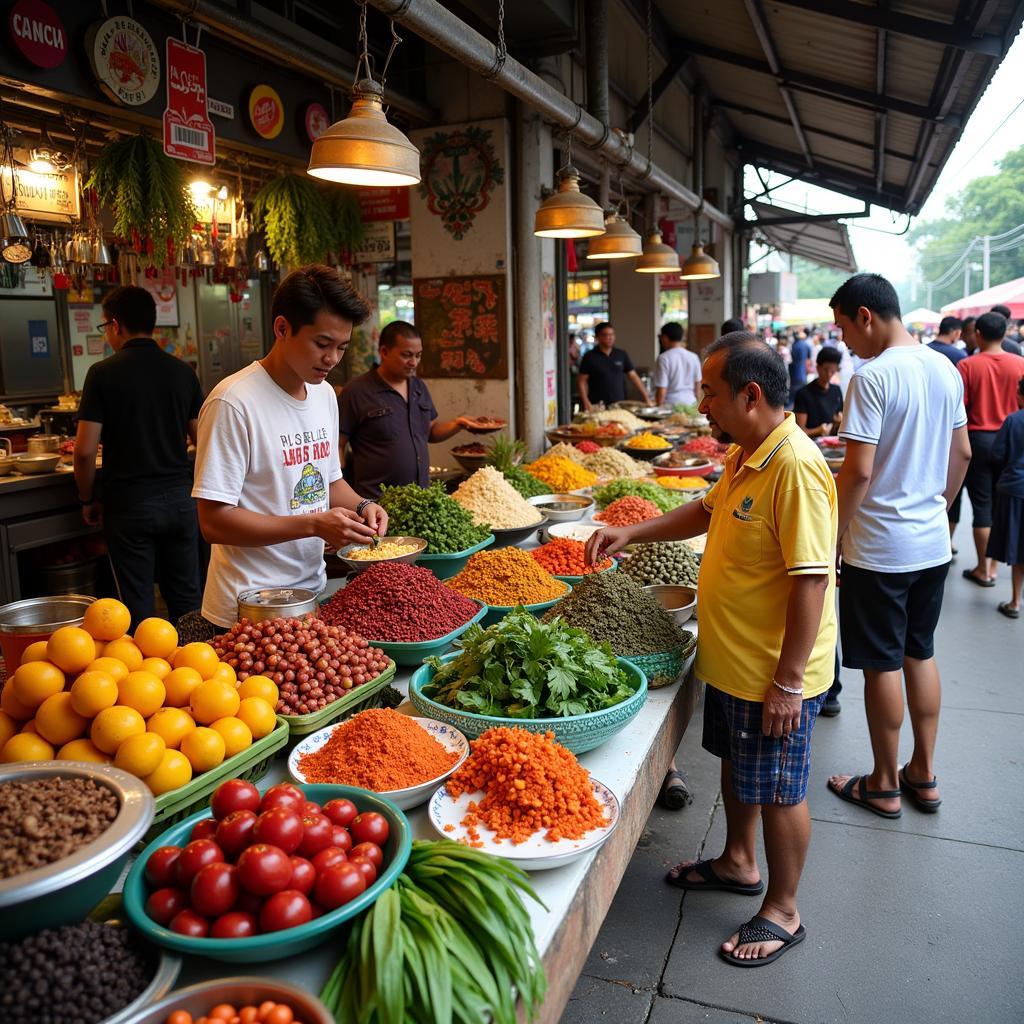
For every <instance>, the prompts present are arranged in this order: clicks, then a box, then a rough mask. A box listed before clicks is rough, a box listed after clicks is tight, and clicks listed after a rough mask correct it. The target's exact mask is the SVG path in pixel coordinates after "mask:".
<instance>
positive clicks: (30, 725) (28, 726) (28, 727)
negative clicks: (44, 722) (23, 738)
mask: <svg viewBox="0 0 1024 1024" xmlns="http://www.w3.org/2000/svg"><path fill="white" fill-rule="evenodd" d="M21 731H22V732H31V733H35V735H36V736H38V735H39V730H38V729H37V728H36V720H35V719H34V718H33V719H32V721H31V722H26V723H25V724H24V725H23V726H22V727H21Z"/></svg>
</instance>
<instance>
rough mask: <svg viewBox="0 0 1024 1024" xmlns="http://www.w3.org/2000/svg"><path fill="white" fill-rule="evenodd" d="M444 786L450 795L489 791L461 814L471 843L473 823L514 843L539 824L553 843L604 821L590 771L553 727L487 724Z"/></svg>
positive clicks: (579, 833)
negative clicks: (495, 726) (529, 729)
mask: <svg viewBox="0 0 1024 1024" xmlns="http://www.w3.org/2000/svg"><path fill="white" fill-rule="evenodd" d="M445 785H446V786H447V789H448V792H449V794H451V796H452V797H454V798H457V797H459V796H460V795H461V794H462V793H475V792H477V791H478V790H484V791H485V792H486V794H487V795H486V796H485V797H484V799H483V800H481V801H480V802H479V803H475V802H474V803H471V804H470V805H469V814H467V815H466V817H465V818H463V819H462V824H463V825H465V826H466V828H467V829H468V830H469V835H470V838H471V839H473V840H474V842H473V843H471V844H470V845H475V841H476V840H477V839H478V837H477V836H476V834H475V826H477V825H483V826H485V827H487V828H489V829H491V831H492V832H494V833H495V834H496V836H497V838H498V839H511V840H512V842H513V843H516V844H518V843H523V842H525V841H526V840H527V839H529V838H530V836H532V835H533V834H534V833H535V832H539V831H540V830H541V829H547V832H546V838H547V839H550V840H551V842H553V843H557V842H558V841H559V840H560V839H581V838H582V837H583V836H584V835H586V833H587V832H590V831H591V830H592V829H595V828H601V827H602V826H604V825H607V824H608V820H607V819H606V818H605V816H604V812H603V811H602V810H601V806H600V804H598V802H597V800H596V799H595V798H594V787H593V785H592V784H591V781H590V774H589V773H588V772H587V770H586V769H585V768H583V767H582V766H581V765H580V763H579V762H578V761H577V760H576V758H575V757H574V756H573V755H572V754H571V753H570V752H569V751H568V750H566V749H565V747H563V746H561V745H560V744H558V743H556V742H555V737H554V733H551V732H546V733H544V734H543V735H541V734H540V733H533V732H527V731H526V730H525V729H508V728H500V729H488V730H487V732H485V733H484V734H483V735H482V736H481V737H480V738H479V739H477V740H474V741H473V742H472V743H471V744H470V755H469V757H468V758H467V759H466V761H465V762H464V763H463V765H462V767H461V768H460V769H459V770H458V771H457V772H455V774H454V775H452V777H451V778H450V779H449V780H448V781H447V783H446V784H445Z"/></svg>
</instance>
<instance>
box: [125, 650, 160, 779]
mask: <svg viewBox="0 0 1024 1024" xmlns="http://www.w3.org/2000/svg"><path fill="white" fill-rule="evenodd" d="M166 695H167V691H166V689H165V688H164V684H163V683H162V682H160V680H159V678H158V677H157V676H155V675H153V673H152V672H143V671H142V670H141V669H140V670H139V671H138V672H129V673H128V675H127V677H126V678H124V679H122V680H121V681H120V682H119V683H118V684H117V702H118V704H123V705H125V707H129V708H135V710H136V711H138V713H139V714H140V715H142V717H143V718H149V716H150V715H152V714H154V713H155V712H157V711H159V710H160V708H162V707H163V706H164V697H165V696H166ZM146 774H147V775H148V774H149V772H147V773H146Z"/></svg>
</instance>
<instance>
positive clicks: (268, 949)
mask: <svg viewBox="0 0 1024 1024" xmlns="http://www.w3.org/2000/svg"><path fill="white" fill-rule="evenodd" d="M411 849H412V833H411V831H410V828H409V822H408V819H407V818H406V817H405V815H404V814H403V813H402V812H401V811H400V810H399V809H398V808H397V807H396V806H395V805H394V804H393V803H392V802H391V801H390V800H388V799H386V798H385V797H382V796H378V795H377V794H376V793H371V792H369V791H368V790H364V789H357V788H356V787H354V786H340V785H320V784H317V785H312V784H309V785H295V784H292V783H279V784H278V785H276V786H271V787H270V788H269V789H268V790H267V791H266V792H264V793H261V792H260V791H259V790H257V789H256V787H255V786H253V785H252V783H249V782H245V781H244V780H242V779H230V780H228V781H227V782H225V783H223V784H222V785H221V786H220V787H219V788H218V789H217V790H216V791H215V792H214V794H213V796H212V798H211V801H210V810H209V811H200V812H199V813H198V814H194V815H192V816H191V817H189V818H186V819H185V820H184V821H181V822H179V823H178V824H176V825H174V826H172V827H171V828H169V829H168V830H167V831H166V832H164V833H163V834H162V835H160V836H158V837H157V838H156V839H154V840H153V842H151V843H150V844H149V845H148V846H147V847H146V848H145V850H143V851H142V853H141V854H140V855H139V857H138V858H137V859H136V861H135V863H134V864H133V865H132V868H131V871H129V873H128V877H127V878H126V879H125V884H124V906H125V912H126V914H127V915H128V919H129V920H130V921H131V922H132V924H133V925H134V926H135V927H136V928H138V929H139V931H141V932H142V933H143V934H144V935H145V936H146V937H147V938H148V939H149V940H150V941H152V942H154V943H156V944H157V945H159V946H162V947H164V948H166V949H172V950H174V951H176V952H179V953H190V954H194V955H198V956H206V957H209V958H211V959H214V960H224V961H228V962H232V963H240V962H245V963H260V962H263V961H266V960H277V959H280V958H282V957H286V956H293V955H295V954H296V953H301V952H304V951H305V950H307V949H311V948H312V947H313V946H316V945H318V944H319V943H321V942H323V941H325V940H326V939H327V938H328V937H329V936H330V935H332V934H333V933H334V932H336V931H338V930H339V929H340V928H341V927H342V926H343V925H344V924H345V922H346V921H348V920H349V919H350V918H352V917H354V916H355V915H357V914H359V913H361V912H362V911H364V910H366V909H367V908H368V907H369V906H371V905H372V904H373V903H374V902H375V900H376V899H377V897H378V896H379V895H380V894H381V893H382V892H383V891H384V890H385V889H387V888H388V887H389V886H390V885H391V884H392V883H393V882H394V881H395V879H396V878H397V877H398V875H399V874H400V873H401V872H402V870H403V868H404V867H405V864H406V861H407V860H408V859H409V853H410V851H411Z"/></svg>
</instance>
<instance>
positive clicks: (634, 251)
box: [587, 213, 643, 260]
mask: <svg viewBox="0 0 1024 1024" xmlns="http://www.w3.org/2000/svg"><path fill="white" fill-rule="evenodd" d="M604 227H605V232H604V234H603V235H601V237H600V238H595V239H594V240H593V241H592V242H590V243H589V245H588V248H587V259H588V260H622V259H627V258H630V257H633V256H639V255H640V253H642V252H643V243H642V242H641V240H640V236H639V235H638V234H637V233H636V232H635V231H634V230H633V228H632V227H630V225H629V222H628V221H626V220H623V218H622V216H621V215H620V214H618V213H615V214H613V215H612V216H611V217H609V218H608V219H607V220H606V221H605V222H604Z"/></svg>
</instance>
